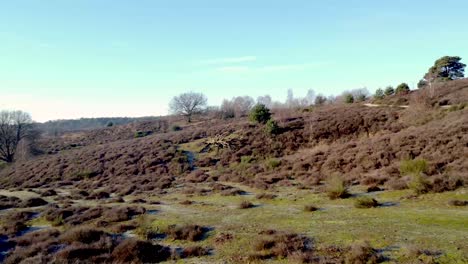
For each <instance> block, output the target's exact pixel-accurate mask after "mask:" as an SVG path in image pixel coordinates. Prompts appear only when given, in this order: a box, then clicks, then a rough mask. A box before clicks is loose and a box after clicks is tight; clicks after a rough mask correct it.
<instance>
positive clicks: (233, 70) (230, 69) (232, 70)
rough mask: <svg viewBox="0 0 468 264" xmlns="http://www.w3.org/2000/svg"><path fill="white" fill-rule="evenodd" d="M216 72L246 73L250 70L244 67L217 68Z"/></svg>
mask: <svg viewBox="0 0 468 264" xmlns="http://www.w3.org/2000/svg"><path fill="white" fill-rule="evenodd" d="M217 70H218V71H220V72H247V71H249V70H250V68H249V67H246V66H230V67H229V66H228V67H220V68H217Z"/></svg>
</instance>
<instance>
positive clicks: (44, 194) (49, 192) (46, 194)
mask: <svg viewBox="0 0 468 264" xmlns="http://www.w3.org/2000/svg"><path fill="white" fill-rule="evenodd" d="M55 195H57V192H56V191H55V190H54V189H48V190H45V191H44V192H42V193H41V196H42V197H49V196H55Z"/></svg>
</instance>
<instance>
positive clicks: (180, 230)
mask: <svg viewBox="0 0 468 264" xmlns="http://www.w3.org/2000/svg"><path fill="white" fill-rule="evenodd" d="M207 231H208V230H207V229H206V228H204V227H202V226H199V225H184V226H177V225H170V226H168V227H167V230H166V234H167V235H168V236H169V237H170V238H172V239H174V240H189V241H199V240H202V239H203V237H204V235H205V233H206V232H207Z"/></svg>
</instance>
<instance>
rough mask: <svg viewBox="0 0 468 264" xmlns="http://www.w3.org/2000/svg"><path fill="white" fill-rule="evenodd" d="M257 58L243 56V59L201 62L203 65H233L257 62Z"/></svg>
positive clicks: (220, 59)
mask: <svg viewBox="0 0 468 264" xmlns="http://www.w3.org/2000/svg"><path fill="white" fill-rule="evenodd" d="M256 60H257V57H255V56H242V57H232V58H217V59H209V60H203V61H200V63H202V64H233V63H243V62H252V61H256Z"/></svg>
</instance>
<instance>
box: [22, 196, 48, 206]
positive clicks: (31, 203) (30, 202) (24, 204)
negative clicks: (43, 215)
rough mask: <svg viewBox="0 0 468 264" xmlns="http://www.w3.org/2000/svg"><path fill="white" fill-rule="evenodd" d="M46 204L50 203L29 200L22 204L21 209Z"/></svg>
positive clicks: (33, 199)
mask: <svg viewBox="0 0 468 264" xmlns="http://www.w3.org/2000/svg"><path fill="white" fill-rule="evenodd" d="M46 204H48V202H47V201H45V200H44V199H42V198H29V199H27V200H25V201H23V202H22V203H21V207H37V206H43V205H46Z"/></svg>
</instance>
